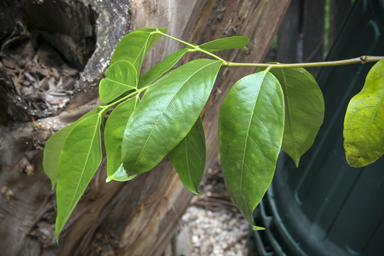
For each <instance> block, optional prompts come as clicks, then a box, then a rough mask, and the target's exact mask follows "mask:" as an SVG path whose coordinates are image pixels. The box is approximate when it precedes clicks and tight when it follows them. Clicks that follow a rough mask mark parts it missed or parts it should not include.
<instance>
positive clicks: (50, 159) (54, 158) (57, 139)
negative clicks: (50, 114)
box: [43, 107, 102, 189]
mask: <svg viewBox="0 0 384 256" xmlns="http://www.w3.org/2000/svg"><path fill="white" fill-rule="evenodd" d="M101 110H102V107H97V108H95V109H93V110H91V111H90V112H88V113H87V114H85V115H83V116H82V117H80V118H79V120H77V121H76V122H74V123H73V124H71V125H68V126H66V127H64V128H63V129H61V130H60V131H57V132H56V133H55V134H53V135H52V136H51V137H50V138H49V139H48V141H47V143H46V144H45V146H44V158H43V168H44V172H45V174H47V176H48V177H49V179H50V180H51V182H52V189H54V188H55V185H56V179H57V166H58V165H59V158H60V154H61V150H62V149H63V146H64V142H65V140H66V138H67V136H68V133H69V132H70V131H71V130H72V128H73V127H74V126H75V125H76V124H77V123H78V122H80V121H81V120H83V119H84V118H87V117H89V116H92V115H94V114H97V113H98V112H100V111H101Z"/></svg>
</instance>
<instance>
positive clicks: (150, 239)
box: [0, 0, 290, 256]
mask: <svg viewBox="0 0 384 256" xmlns="http://www.w3.org/2000/svg"><path fill="white" fill-rule="evenodd" d="M289 2H290V1H289V0H269V1H262V0H258V1H247V0H239V1H235V0H214V1H208V0H204V1H198V0H182V1H180V0H178V1H175V0H165V1H163V0H161V1H160V0H159V1H156V0H148V1H129V2H127V1H123V0H108V1H107V0H102V1H90V0H81V1H80V0H79V1H70V0H36V1H30V0H27V1H17V2H16V1H13V0H4V1H3V2H2V3H0V14H1V15H0V29H2V30H3V31H0V43H1V50H2V52H1V57H3V58H4V59H3V64H4V66H6V65H5V64H6V63H5V62H4V61H5V59H6V58H7V56H8V57H9V56H10V55H11V54H12V53H14V51H15V48H17V47H20V45H24V44H26V45H27V46H25V45H24V46H25V47H26V48H23V49H27V48H28V47H29V48H28V49H30V51H24V52H23V54H21V55H17V54H16V55H15V54H14V55H12V56H16V57H14V59H13V60H12V61H14V62H15V63H16V62H17V63H19V64H20V65H25V66H26V67H25V70H26V69H27V67H28V65H29V64H28V63H27V64H26V63H23V60H24V59H25V58H26V56H27V57H28V56H29V58H30V59H31V60H32V59H33V58H34V57H33V54H34V51H36V49H37V48H38V47H39V45H41V44H44V43H45V44H47V45H49V47H51V48H53V49H55V50H56V51H58V52H59V55H60V57H62V58H63V59H65V62H66V63H69V64H68V65H71V67H72V68H76V69H78V70H80V71H81V72H80V78H79V80H78V82H77V83H76V85H75V90H73V95H71V96H66V95H65V96H63V95H62V94H61V96H62V97H64V98H65V97H66V98H65V100H64V101H63V99H62V98H60V100H61V101H59V102H62V101H63V102H70V103H69V105H66V104H58V103H52V101H50V102H51V103H52V104H57V105H55V106H56V108H54V109H51V108H50V106H52V104H45V103H44V101H42V100H41V99H44V100H47V101H48V99H47V97H46V96H41V94H39V97H40V98H41V99H39V102H38V103H39V104H40V105H39V104H37V105H36V104H35V103H36V102H34V101H33V100H31V99H36V97H35V98H33V97H32V96H34V94H33V93H32V94H31V95H29V98H28V97H24V96H25V95H24V94H22V93H20V90H21V89H22V90H24V91H25V90H26V89H27V88H32V87H26V86H24V85H22V86H21V87H17V86H15V85H12V82H11V79H10V78H9V76H11V75H10V73H9V72H8V73H9V74H8V75H7V74H6V73H5V71H4V68H3V67H2V66H0V89H1V91H0V93H1V94H0V98H1V101H0V132H1V135H0V187H1V191H2V194H1V196H0V226H1V230H0V248H1V254H2V255H9V256H12V255H100V254H102V255H159V254H161V253H162V252H163V251H164V248H165V246H166V245H167V243H168V242H169V240H170V239H171V237H172V235H173V233H174V232H173V231H174V229H175V228H176V226H177V225H178V222H177V218H180V217H181V216H182V214H183V213H184V211H185V209H186V208H187V206H188V204H189V201H190V199H191V197H192V193H190V192H189V191H188V190H186V189H185V188H184V187H183V186H182V184H181V182H180V180H179V178H178V175H177V173H176V172H175V171H174V169H173V168H172V165H171V163H170V161H169V160H168V159H167V158H166V159H164V160H163V161H162V162H161V163H160V164H159V165H158V166H157V167H156V168H154V170H152V171H150V172H147V173H144V174H141V175H139V176H138V177H137V178H135V179H133V180H132V181H129V182H125V183H119V182H113V181H112V182H109V183H105V179H106V161H105V159H104V160H103V161H102V164H101V166H100V168H99V170H98V171H97V173H96V175H95V176H94V178H93V179H92V181H91V183H90V185H89V186H88V188H87V190H86V191H85V193H84V195H83V197H82V198H81V200H80V202H79V204H78V206H77V207H76V208H75V210H74V212H73V214H72V216H71V217H70V219H69V221H68V223H67V225H66V227H65V228H64V229H63V232H62V234H61V235H60V238H59V242H60V243H59V245H57V244H56V243H55V236H54V219H55V217H56V202H55V191H52V190H51V184H50V181H49V179H48V177H47V176H46V175H45V174H44V172H43V168H42V158H43V151H42V149H43V146H44V144H45V141H46V140H47V139H48V137H49V136H50V135H51V134H52V133H53V132H55V131H57V130H58V129H60V128H62V127H64V126H66V125H69V124H70V123H72V122H74V121H75V120H76V119H77V118H78V117H80V116H81V115H82V114H84V113H85V112H87V111H89V110H90V109H92V108H94V107H95V106H97V104H99V103H100V102H99V101H98V98H97V97H98V94H97V91H98V87H97V86H98V83H99V81H100V79H101V77H102V75H103V73H104V72H105V70H106V68H107V66H108V63H109V60H110V57H111V55H112V53H113V50H114V48H115V46H116V44H117V43H118V41H119V40H120V39H121V38H122V37H123V36H124V35H125V34H126V33H128V32H130V31H133V30H135V29H138V28H142V27H168V33H169V34H171V35H173V36H176V37H180V38H181V39H183V40H186V41H189V42H191V43H196V44H199V43H203V42H206V41H210V40H214V39H217V38H221V37H226V36H234V35H242V36H247V37H249V38H250V39H251V41H250V43H249V44H248V48H249V51H239V50H231V51H225V52H223V53H220V56H221V57H222V58H224V59H226V60H229V61H236V62H260V61H261V60H262V59H263V57H264V55H265V54H266V52H267V50H268V48H269V45H270V43H271V40H272V38H273V36H274V34H275V32H276V31H277V29H278V26H279V24H280V22H281V20H282V18H283V16H284V13H285V11H286V8H287V7H288V4H289ZM15 38H16V39H15ZM15 42H17V43H15ZM29 43H31V46H28V45H29ZM181 47H182V45H180V44H179V43H177V42H176V41H172V40H169V39H166V38H161V39H160V40H159V42H157V43H156V44H155V46H154V47H153V49H151V50H150V51H149V52H148V56H147V57H146V59H145V61H144V63H143V65H144V66H143V69H144V71H147V70H148V69H149V68H150V67H152V66H153V65H154V64H156V63H159V62H160V61H161V60H162V59H163V58H164V57H165V56H166V55H168V54H170V53H172V52H174V51H176V50H178V49H180V48H181ZM39 49H40V48H39ZM37 51H38V50H37ZM31 52H32V53H31ZM7 54H8V55H7ZM196 57H198V55H197V54H190V55H187V56H186V58H185V61H187V60H191V59H193V58H196ZM7 63H8V64H7V65H10V64H9V62H7ZM45 67H47V66H45ZM15 69H17V68H15ZM51 70H53V69H51ZM53 71H54V70H53ZM254 71H255V70H254V69H252V68H223V69H222V70H221V71H220V73H219V76H218V78H217V82H216V85H215V87H214V89H213V93H212V95H211V97H210V99H209V101H208V103H207V105H206V107H205V108H204V110H203V112H202V117H203V120H204V129H205V133H206V141H207V167H209V166H211V165H213V164H214V163H216V162H217V161H218V137H217V128H218V116H219V110H220V106H221V103H222V101H223V98H224V96H225V95H226V94H227V92H228V91H229V89H230V87H231V86H232V85H233V84H234V83H235V82H236V81H237V80H238V79H240V78H241V77H242V76H244V75H246V74H250V73H252V72H254ZM13 75H14V76H15V77H16V76H17V75H18V73H17V72H15V73H14V74H13ZM25 76H26V75H25ZM12 79H13V78H12ZM23 79H24V78H23ZM25 79H26V78H25ZM68 79H69V78H68ZM69 80H70V79H69ZM69 80H68V81H69ZM15 81H16V80H15V79H13V82H14V83H15ZM16 82H17V81H16ZM20 88H21V89H20ZM34 91H36V90H35V89H34ZM67 94H68V93H67ZM55 101H58V100H57V99H56V100H55ZM48 102H49V101H48ZM42 104H43V105H44V104H45V105H44V106H43V105H42ZM41 106H43V107H41ZM47 106H48V107H47ZM32 117H34V119H38V120H37V121H36V122H34V121H32Z"/></svg>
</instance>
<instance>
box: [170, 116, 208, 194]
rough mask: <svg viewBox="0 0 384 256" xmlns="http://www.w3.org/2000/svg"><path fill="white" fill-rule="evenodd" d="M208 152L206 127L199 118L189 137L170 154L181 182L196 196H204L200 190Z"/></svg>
mask: <svg viewBox="0 0 384 256" xmlns="http://www.w3.org/2000/svg"><path fill="white" fill-rule="evenodd" d="M206 151H207V150H206V145H205V135H204V127H203V122H202V120H201V117H200V116H199V118H198V119H197V121H196V123H195V124H194V125H193V127H192V129H191V130H190V131H189V133H188V135H187V136H185V138H184V139H182V140H181V141H180V143H179V144H178V145H177V146H176V147H175V148H174V149H172V151H171V152H169V153H168V157H169V159H170V160H171V162H172V164H173V166H174V167H175V169H176V171H177V173H178V174H179V177H180V180H181V182H182V183H183V184H184V186H185V187H186V188H188V189H189V190H190V191H191V192H193V193H195V194H196V195H202V193H200V192H199V190H198V188H199V184H200V182H201V179H202V178H203V175H204V170H205V161H206V155H207V152H206Z"/></svg>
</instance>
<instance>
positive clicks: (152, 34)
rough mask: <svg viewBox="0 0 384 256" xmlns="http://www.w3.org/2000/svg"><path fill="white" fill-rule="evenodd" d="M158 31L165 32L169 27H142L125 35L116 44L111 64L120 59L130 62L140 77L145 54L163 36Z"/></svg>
mask: <svg viewBox="0 0 384 256" xmlns="http://www.w3.org/2000/svg"><path fill="white" fill-rule="evenodd" d="M158 31H161V32H163V33H165V32H167V28H160V29H156V28H141V29H137V30H135V31H133V32H131V33H129V34H128V35H126V36H124V37H123V38H122V39H121V40H120V42H119V43H118V44H117V46H116V49H115V52H114V53H113V55H112V59H111V65H112V64H113V63H115V62H117V61H119V60H125V61H128V62H130V63H131V64H132V65H133V66H134V68H135V70H136V74H137V79H138V76H139V75H140V70H141V64H142V62H143V59H144V56H145V54H146V53H147V51H148V50H149V49H150V48H151V47H152V45H153V44H154V43H155V42H156V41H157V40H158V39H159V38H160V37H161V36H162V35H161V34H160V33H158Z"/></svg>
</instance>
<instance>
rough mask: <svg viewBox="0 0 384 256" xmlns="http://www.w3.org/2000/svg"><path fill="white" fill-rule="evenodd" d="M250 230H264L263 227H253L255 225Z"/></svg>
mask: <svg viewBox="0 0 384 256" xmlns="http://www.w3.org/2000/svg"><path fill="white" fill-rule="evenodd" d="M252 229H253V230H265V228H263V227H258V226H255V225H252Z"/></svg>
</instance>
